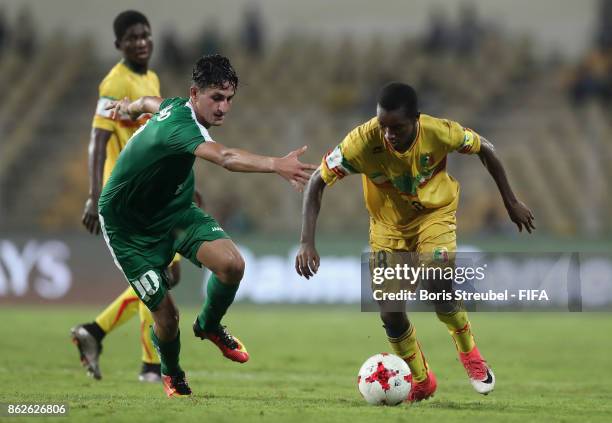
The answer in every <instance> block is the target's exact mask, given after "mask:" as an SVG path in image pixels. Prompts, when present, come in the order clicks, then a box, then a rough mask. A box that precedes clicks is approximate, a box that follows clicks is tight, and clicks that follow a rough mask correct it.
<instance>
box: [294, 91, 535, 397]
mask: <svg viewBox="0 0 612 423" xmlns="http://www.w3.org/2000/svg"><path fill="white" fill-rule="evenodd" d="M453 151H457V152H459V153H463V154H478V155H479V157H480V159H481V161H482V163H483V164H484V166H485V167H486V168H487V170H488V171H489V173H490V174H491V176H492V177H493V179H494V180H495V182H496V184H497V186H498V188H499V191H500V194H501V196H502V199H503V201H504V205H505V206H506V209H507V211H508V214H509V215H510V219H511V220H512V221H513V222H514V223H516V225H517V226H518V228H519V230H520V231H522V229H523V227H524V228H525V229H526V230H527V231H529V232H531V230H532V229H535V226H534V225H533V220H534V217H533V214H532V213H531V211H530V210H529V208H527V207H526V206H525V205H524V204H523V203H522V202H521V201H519V200H517V198H516V197H515V195H514V193H513V192H512V189H511V188H510V184H509V183H508V180H507V178H506V174H505V171H504V168H503V166H502V164H501V162H500V161H499V159H498V157H497V156H496V154H495V150H494V148H493V145H492V144H491V143H490V142H488V141H487V140H486V139H485V138H483V137H481V136H479V135H478V134H477V133H475V132H473V131H472V130H470V129H467V128H464V127H462V126H461V125H459V124H458V123H456V122H452V121H449V120H446V119H438V118H435V117H432V116H428V115H425V114H420V113H419V111H418V101H417V95H416V92H415V91H414V89H413V88H412V87H410V86H408V85H406V84H402V83H398V82H393V83H390V84H387V85H386V86H385V87H383V89H382V90H381V92H380V94H379V97H378V106H377V116H376V117H375V118H373V119H371V120H370V121H368V122H366V123H364V124H363V125H361V126H358V127H357V128H355V129H354V130H353V131H351V132H350V133H349V134H348V135H347V136H346V138H345V139H344V140H343V141H342V142H341V143H340V144H339V145H338V146H337V147H336V148H335V149H333V150H332V151H330V152H329V153H328V154H327V155H325V157H324V158H323V162H322V164H321V166H320V167H319V169H318V170H317V171H315V173H313V175H312V177H311V178H310V181H309V183H308V186H307V188H306V191H305V195H304V209H303V221H302V235H301V246H300V250H299V251H298V254H297V257H296V263H295V267H296V271H297V272H298V274H300V275H301V276H304V277H306V278H309V277H311V276H312V275H313V274H314V273H316V272H317V270H318V268H319V255H318V253H317V251H316V249H315V242H314V239H315V228H316V221H317V217H318V214H319V210H320V207H321V198H322V194H323V190H324V188H325V186H326V185H332V184H334V183H335V182H336V181H338V180H340V179H342V178H343V177H344V176H346V175H349V174H354V173H361V174H362V179H363V191H364V197H365V203H366V207H367V209H368V212H369V215H370V247H371V249H372V251H373V252H374V253H375V255H376V253H379V252H382V254H383V255H385V254H387V253H396V252H416V253H418V254H419V256H426V255H430V256H431V257H433V259H441V260H442V261H444V260H448V257H449V253H450V254H451V255H452V253H454V252H455V250H456V234H455V228H456V218H455V211H456V209H457V204H458V201H459V184H458V183H457V181H456V180H455V179H453V178H452V177H451V176H450V175H449V174H448V173H447V172H446V156H447V154H448V153H451V152H453ZM435 306H436V314H437V316H438V318H439V319H440V321H442V322H443V323H444V324H445V325H446V326H447V328H448V330H449V332H450V334H451V336H452V338H453V340H454V342H455V345H456V347H457V350H458V353H459V358H460V360H461V362H462V363H463V365H464V367H465V369H466V371H467V373H468V376H469V378H470V381H471V384H472V386H473V387H474V389H475V390H476V391H477V392H479V393H481V394H488V393H489V392H491V391H492V390H493V388H494V385H495V376H494V375H493V372H492V371H491V369H490V367H489V366H487V364H486V362H485V360H484V359H483V358H482V356H481V355H480V352H479V351H478V348H477V347H476V344H475V343H474V337H473V335H472V330H471V327H470V323H469V321H468V318H467V313H466V312H465V310H464V309H463V307H462V306H461V304H460V303H458V302H453V301H451V302H447V303H444V304H435ZM380 314H381V319H382V321H383V323H384V328H385V331H386V332H387V336H388V339H389V343H390V345H391V347H392V349H393V351H394V352H395V353H396V354H397V355H399V356H400V357H402V358H404V360H406V362H407V363H408V366H409V367H410V371H411V377H412V381H411V382H412V388H411V391H410V394H409V396H408V400H409V401H420V400H423V399H426V398H429V397H430V396H431V395H433V393H434V392H435V390H436V380H435V376H434V374H433V372H432V371H431V370H430V369H429V366H428V364H427V361H426V360H425V356H424V354H423V352H422V350H421V347H420V345H419V343H418V342H417V338H416V331H415V328H414V326H413V325H412V324H411V323H410V321H409V320H408V318H407V316H406V313H404V312H397V311H385V310H384V309H383V308H382V307H381V313H380Z"/></svg>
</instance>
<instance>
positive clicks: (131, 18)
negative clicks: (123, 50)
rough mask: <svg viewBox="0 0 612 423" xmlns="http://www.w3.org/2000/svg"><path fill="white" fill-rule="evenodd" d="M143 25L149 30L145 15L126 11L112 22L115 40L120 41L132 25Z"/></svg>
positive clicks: (134, 11)
mask: <svg viewBox="0 0 612 423" xmlns="http://www.w3.org/2000/svg"><path fill="white" fill-rule="evenodd" d="M136 24H143V25H146V26H148V27H149V29H150V28H151V25H150V24H149V20H148V19H147V17H146V16H145V15H143V14H142V13H140V12H138V11H136V10H126V11H125V12H121V13H119V14H118V15H117V17H116V18H115V20H114V21H113V30H114V31H115V39H116V40H117V41H121V39H122V38H123V36H124V35H125V33H126V32H127V30H128V28H129V27H131V26H132V25H136Z"/></svg>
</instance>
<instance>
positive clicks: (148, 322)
mask: <svg viewBox="0 0 612 423" xmlns="http://www.w3.org/2000/svg"><path fill="white" fill-rule="evenodd" d="M138 304H139V305H138V315H139V316H140V346H141V347H142V362H143V363H149V364H159V356H158V355H157V354H156V353H155V348H154V347H153V341H152V340H151V332H150V329H149V328H150V327H151V326H153V315H152V314H151V311H149V309H148V308H147V306H146V305H144V303H143V302H142V301H139V302H138Z"/></svg>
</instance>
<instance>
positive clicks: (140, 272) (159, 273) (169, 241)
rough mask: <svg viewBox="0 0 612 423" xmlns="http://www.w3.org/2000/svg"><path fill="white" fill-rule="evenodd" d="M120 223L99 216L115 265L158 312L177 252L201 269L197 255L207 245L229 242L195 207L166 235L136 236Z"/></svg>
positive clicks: (146, 302) (150, 306)
mask: <svg viewBox="0 0 612 423" xmlns="http://www.w3.org/2000/svg"><path fill="white" fill-rule="evenodd" d="M119 221H120V219H116V218H115V217H113V216H111V215H107V216H103V215H102V214H100V224H101V227H102V233H103V235H104V240H105V241H106V244H107V245H108V247H109V249H110V251H111V254H112V256H113V259H114V260H115V264H116V265H117V267H119V269H121V271H122V272H123V274H124V275H125V278H126V279H127V280H128V282H129V283H130V285H132V287H133V288H134V291H136V293H137V294H138V296H139V297H140V299H141V300H142V301H143V302H144V303H145V305H146V306H147V307H148V308H149V310H155V309H156V308H157V306H158V305H159V303H160V302H161V300H162V299H163V298H164V296H165V295H166V292H167V291H168V277H167V274H166V268H167V267H168V265H169V264H170V263H171V262H172V259H173V258H174V255H175V254H176V253H177V252H178V253H180V254H181V255H182V256H183V257H186V258H188V259H189V260H190V261H191V262H192V263H193V264H195V265H196V266H198V267H201V266H202V265H201V264H200V262H199V261H198V259H197V252H198V249H199V248H200V245H202V243H203V242H205V241H214V240H216V239H222V238H229V236H228V235H227V234H226V233H225V231H223V229H222V228H221V226H219V223H217V221H216V220H215V219H214V218H212V217H211V216H209V215H207V214H206V213H204V212H203V211H202V210H201V209H200V208H198V207H197V206H196V205H195V204H192V205H191V207H190V208H189V209H187V210H186V211H185V212H184V213H183V214H181V215H180V217H179V218H178V219H177V220H176V222H175V224H174V226H173V227H172V229H171V230H170V231H169V232H167V233H166V234H163V235H158V236H155V235H152V234H151V235H148V234H143V233H141V232H135V231H133V230H130V229H129V228H127V227H126V225H121V223H120V222H119Z"/></svg>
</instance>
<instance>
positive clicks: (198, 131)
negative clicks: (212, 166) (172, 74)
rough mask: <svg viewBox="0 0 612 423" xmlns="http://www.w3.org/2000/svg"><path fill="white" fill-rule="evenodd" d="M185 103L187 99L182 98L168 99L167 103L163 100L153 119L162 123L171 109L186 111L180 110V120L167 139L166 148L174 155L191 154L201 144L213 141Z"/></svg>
mask: <svg viewBox="0 0 612 423" xmlns="http://www.w3.org/2000/svg"><path fill="white" fill-rule="evenodd" d="M187 102H188V99H187V98H182V97H177V98H173V99H168V101H166V100H164V101H163V102H162V104H161V105H160V110H159V112H158V114H157V115H156V117H155V118H156V119H157V120H158V121H163V120H164V119H165V116H170V114H171V113H172V109H176V110H177V112H178V109H179V108H181V107H185V108H186V109H187V110H185V109H182V110H181V118H180V120H179V121H177V124H176V125H175V127H174V129H173V131H172V132H171V134H170V136H169V137H168V146H169V147H170V149H171V150H172V151H174V152H176V153H187V154H193V152H194V151H195V149H196V148H197V147H198V146H199V145H200V144H202V143H203V142H214V141H213V139H212V137H211V136H210V134H209V133H208V130H207V129H206V128H205V127H204V126H203V125H202V124H200V123H199V122H198V121H197V119H196V117H195V113H194V112H193V110H192V109H191V107H189V106H186V103H187ZM164 103H165V104H164ZM162 106H163V107H162Z"/></svg>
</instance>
